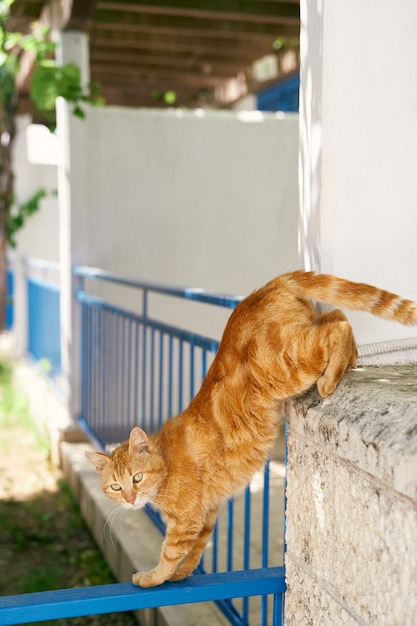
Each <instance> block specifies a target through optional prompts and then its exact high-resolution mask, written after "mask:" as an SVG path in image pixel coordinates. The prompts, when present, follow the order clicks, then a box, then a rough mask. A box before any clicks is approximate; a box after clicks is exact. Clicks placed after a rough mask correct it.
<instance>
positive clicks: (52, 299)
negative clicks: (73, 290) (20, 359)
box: [26, 259, 61, 378]
mask: <svg viewBox="0 0 417 626" xmlns="http://www.w3.org/2000/svg"><path fill="white" fill-rule="evenodd" d="M26 267H27V269H28V270H30V271H31V272H34V271H36V272H37V273H38V275H36V276H34V275H32V274H30V275H29V273H28V275H27V277H26V280H27V298H28V353H29V355H30V356H31V357H32V358H33V359H35V361H37V362H38V363H40V364H41V366H42V368H43V369H44V370H45V371H46V372H47V373H48V375H50V376H51V377H52V378H55V377H56V376H58V375H59V374H60V373H61V318H60V288H59V284H57V282H52V280H51V278H50V276H58V272H59V265H58V264H57V263H52V262H47V261H40V260H37V259H28V260H27V261H26Z"/></svg>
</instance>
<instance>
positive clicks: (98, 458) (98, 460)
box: [85, 452, 110, 474]
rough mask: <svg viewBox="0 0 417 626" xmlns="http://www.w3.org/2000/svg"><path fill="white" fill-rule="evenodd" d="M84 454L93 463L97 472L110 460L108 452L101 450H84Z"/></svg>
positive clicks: (102, 469) (100, 471) (103, 468)
mask: <svg viewBox="0 0 417 626" xmlns="http://www.w3.org/2000/svg"><path fill="white" fill-rule="evenodd" d="M85 456H86V457H87V459H88V460H89V461H90V462H91V463H92V464H93V465H94V467H95V468H96V470H97V471H98V473H99V474H101V473H102V472H103V471H104V470H105V469H106V467H107V466H108V464H109V462H110V457H109V455H108V454H104V453H103V452H86V453H85Z"/></svg>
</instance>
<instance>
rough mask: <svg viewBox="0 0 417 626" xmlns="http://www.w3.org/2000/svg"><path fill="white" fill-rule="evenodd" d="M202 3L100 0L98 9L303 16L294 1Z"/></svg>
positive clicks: (254, 18)
mask: <svg viewBox="0 0 417 626" xmlns="http://www.w3.org/2000/svg"><path fill="white" fill-rule="evenodd" d="M201 4H203V3H200V6H198V7H195V6H194V7H190V4H189V2H187V1H186V0H183V1H181V0H171V1H169V0H153V1H152V3H147V4H145V3H140V4H138V3H137V2H112V1H111V0H98V2H97V10H98V11H115V12H119V13H132V14H133V13H135V14H146V15H166V16H170V17H174V16H175V17H188V18H192V19H196V20H230V21H238V22H250V23H254V22H258V23H268V24H298V22H299V19H300V15H299V7H298V4H296V3H294V2H280V3H275V4H273V5H271V4H269V5H268V9H269V10H266V9H265V4H266V3H264V2H259V1H258V2H254V1H251V0H245V1H239V0H233V1H230V0H212V1H211V2H210V3H209V7H210V8H205V7H204V6H201ZM271 6H272V7H273V9H272V10H271Z"/></svg>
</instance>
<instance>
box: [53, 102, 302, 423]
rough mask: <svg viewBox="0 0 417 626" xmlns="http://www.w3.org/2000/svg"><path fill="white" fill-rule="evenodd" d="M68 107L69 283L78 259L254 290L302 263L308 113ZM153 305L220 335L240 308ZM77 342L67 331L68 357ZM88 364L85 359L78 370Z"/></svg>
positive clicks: (168, 279) (127, 300)
mask: <svg viewBox="0 0 417 626" xmlns="http://www.w3.org/2000/svg"><path fill="white" fill-rule="evenodd" d="M58 113H59V115H58V120H59V125H58V131H59V135H60V141H61V148H62V154H61V162H60V166H59V176H58V178H59V189H60V203H61V231H60V242H61V268H63V267H66V270H64V274H65V275H66V276H67V281H70V278H69V270H70V267H71V266H72V265H74V264H86V265H92V266H96V267H99V268H102V269H104V270H108V271H109V272H111V273H114V274H119V275H121V276H124V277H130V278H135V279H144V280H148V281H158V282H163V283H168V284H173V285H183V286H196V287H202V288H206V289H209V290H211V291H219V292H224V293H231V294H233V293H238V294H242V295H246V294H247V293H249V292H250V291H251V290H253V289H254V288H256V287H258V286H260V285H262V284H263V283H265V282H267V281H268V280H269V279H270V278H272V277H274V276H275V275H277V274H280V273H282V272H285V271H288V270H291V269H293V268H294V267H296V266H297V263H298V256H297V223H298V182H297V167H298V163H297V162H298V116H296V115H289V116H282V115H273V114H267V115H264V114H262V113H260V112H256V111H255V112H250V113H249V112H237V113H234V112H203V111H182V110H181V111H180V110H179V111H177V110H165V111H155V110H146V109H138V110H131V109H122V108H113V107H108V108H103V109H93V108H90V109H89V111H88V115H87V119H86V120H85V121H79V120H77V119H74V118H72V117H71V116H70V115H68V110H67V109H66V105H65V103H62V102H61V103H59V108H58ZM67 284H68V285H69V287H67V288H66V293H73V291H74V289H75V285H74V284H73V282H72V281H71V283H70V282H67ZM100 293H106V297H110V298H111V299H112V300H113V301H115V302H116V303H118V304H122V305H123V306H125V307H127V308H133V309H137V308H138V306H139V302H138V300H139V298H138V294H137V292H135V293H133V292H129V291H126V290H123V292H122V294H121V295H117V294H116V292H115V290H114V289H112V290H110V291H109V288H108V286H103V289H101V290H100ZM119 294H120V290H119ZM63 306H64V309H63V314H64V316H65V315H66V313H65V311H66V305H65V302H64V305H63ZM72 306H73V309H72V315H76V307H74V303H73V305H72ZM151 306H152V311H151V312H152V313H153V314H155V315H157V316H158V317H160V318H163V319H168V320H169V321H170V322H171V323H176V324H178V325H180V326H182V327H186V328H188V327H190V328H191V329H193V330H196V331H199V332H201V333H203V334H205V335H208V336H213V337H215V338H220V336H221V333H222V330H223V327H224V324H225V321H226V319H227V317H228V316H229V314H230V311H229V310H226V309H225V310H223V311H221V314H218V313H216V312H215V311H214V309H213V307H208V306H206V307H204V308H202V307H201V305H200V307H198V305H190V304H188V305H187V307H186V310H185V308H184V306H181V307H180V306H179V307H177V306H175V305H174V303H173V301H172V300H164V301H161V300H157V299H155V300H154V301H153V302H152V305H151ZM74 332H75V329H74V326H73V328H72V333H74ZM71 345H72V346H73V348H72V349H76V348H74V345H73V342H72V340H71V339H70V336H67V337H64V350H63V353H65V347H66V349H69V346H71ZM76 363H77V358H76V356H74V357H73V358H72V359H70V362H69V364H68V368H69V370H70V369H71V368H73V367H74V364H76ZM64 367H65V363H64ZM69 377H70V378H72V379H73V380H74V381H76V380H77V376H76V375H74V376H73V375H72V373H71V372H70V373H69ZM69 388H71V390H72V391H74V394H75V395H77V392H76V390H75V387H74V385H72V386H71V385H70V386H69ZM76 404H77V401H75V404H74V408H73V411H74V412H75V413H76Z"/></svg>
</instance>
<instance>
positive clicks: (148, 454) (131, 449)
mask: <svg viewBox="0 0 417 626" xmlns="http://www.w3.org/2000/svg"><path fill="white" fill-rule="evenodd" d="M85 454H86V457H87V458H88V459H89V461H91V463H92V464H93V465H94V466H95V468H96V470H97V472H98V473H99V475H100V478H101V484H102V487H103V491H104V493H106V494H107V495H108V496H109V497H110V498H112V499H113V500H116V501H117V502H118V503H119V504H120V505H121V506H122V507H124V508H127V509H141V508H142V507H144V506H145V504H147V503H148V502H154V500H155V498H156V496H157V494H158V490H159V488H160V486H161V483H162V481H163V479H164V464H163V461H162V459H161V457H160V456H159V455H158V454H156V453H155V452H154V451H153V450H152V446H151V443H150V441H149V439H148V437H147V435H146V433H144V432H143V430H141V429H140V428H138V427H135V428H134V429H133V430H132V432H131V433H130V437H129V439H128V440H127V441H125V442H124V443H122V444H121V445H120V446H118V447H117V448H115V450H114V451H113V452H112V454H105V453H102V452H86V453H85Z"/></svg>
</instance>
